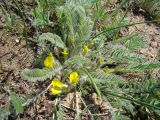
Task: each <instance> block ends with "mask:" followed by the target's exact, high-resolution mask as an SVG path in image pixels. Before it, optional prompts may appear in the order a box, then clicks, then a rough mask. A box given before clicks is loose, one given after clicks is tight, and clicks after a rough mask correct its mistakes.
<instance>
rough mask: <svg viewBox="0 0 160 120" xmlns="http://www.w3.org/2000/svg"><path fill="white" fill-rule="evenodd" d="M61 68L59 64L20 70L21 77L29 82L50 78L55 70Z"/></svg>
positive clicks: (57, 70)
mask: <svg viewBox="0 0 160 120" xmlns="http://www.w3.org/2000/svg"><path fill="white" fill-rule="evenodd" d="M61 69H62V67H61V66H59V65H56V66H54V67H53V68H43V69H38V68H36V69H24V70H23V71H22V74H21V76H22V78H23V79H25V80H28V81H31V82H35V81H44V80H46V79H47V78H50V79H51V78H52V77H53V76H54V75H55V74H56V73H57V72H59V71H60V70H61Z"/></svg>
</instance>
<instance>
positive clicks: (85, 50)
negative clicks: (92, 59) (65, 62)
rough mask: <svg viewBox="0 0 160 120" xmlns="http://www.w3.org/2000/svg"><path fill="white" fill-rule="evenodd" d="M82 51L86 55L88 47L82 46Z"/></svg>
mask: <svg viewBox="0 0 160 120" xmlns="http://www.w3.org/2000/svg"><path fill="white" fill-rule="evenodd" d="M83 51H84V53H85V54H87V53H88V51H89V48H88V46H87V45H83Z"/></svg>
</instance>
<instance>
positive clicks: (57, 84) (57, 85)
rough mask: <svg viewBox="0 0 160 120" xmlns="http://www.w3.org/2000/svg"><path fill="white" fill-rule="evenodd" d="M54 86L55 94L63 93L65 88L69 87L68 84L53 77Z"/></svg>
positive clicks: (53, 91) (52, 89)
mask: <svg viewBox="0 0 160 120" xmlns="http://www.w3.org/2000/svg"><path fill="white" fill-rule="evenodd" d="M52 86H53V87H52V88H51V91H52V93H53V94H54V95H57V94H60V93H62V91H63V89H66V88H67V87H68V85H66V84H63V83H62V82H61V81H60V80H59V79H53V80H52Z"/></svg>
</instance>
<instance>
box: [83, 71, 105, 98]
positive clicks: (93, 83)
mask: <svg viewBox="0 0 160 120" xmlns="http://www.w3.org/2000/svg"><path fill="white" fill-rule="evenodd" d="M82 69H83V71H85V73H86V74H87V75H88V77H89V79H90V82H91V83H92V85H93V87H94V89H95V91H96V93H97V94H98V96H99V98H100V100H102V97H101V92H100V90H99V89H98V87H97V85H96V83H95V82H94V80H93V78H92V76H91V75H90V74H89V72H88V71H87V70H86V69H84V68H82Z"/></svg>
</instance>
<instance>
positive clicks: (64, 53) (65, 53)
mask: <svg viewBox="0 0 160 120" xmlns="http://www.w3.org/2000/svg"><path fill="white" fill-rule="evenodd" d="M62 54H63V56H64V57H67V56H68V51H67V49H64V50H63V52H62Z"/></svg>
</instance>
